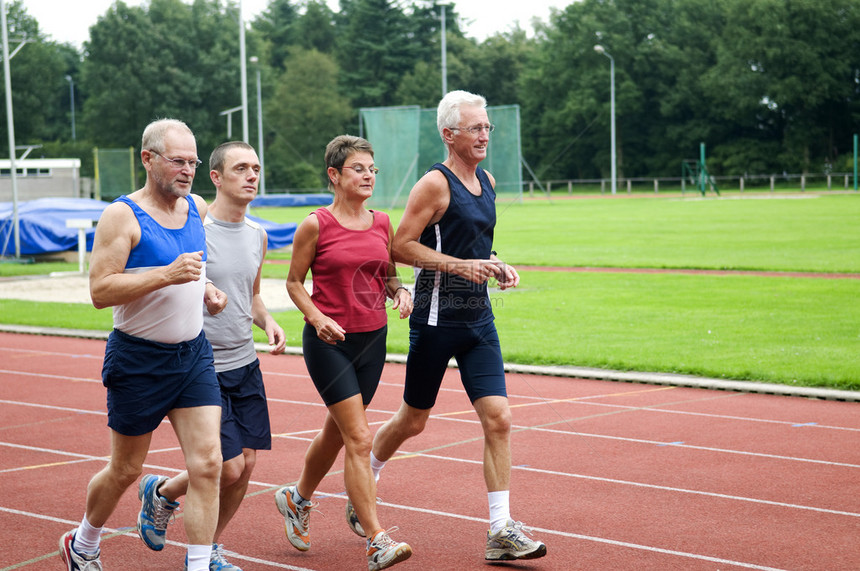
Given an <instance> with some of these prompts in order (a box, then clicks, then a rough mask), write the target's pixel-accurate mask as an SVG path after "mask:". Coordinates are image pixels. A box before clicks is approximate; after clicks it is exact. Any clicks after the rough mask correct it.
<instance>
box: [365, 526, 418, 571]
mask: <svg viewBox="0 0 860 571" xmlns="http://www.w3.org/2000/svg"><path fill="white" fill-rule="evenodd" d="M396 530H397V527H396V526H395V527H392V528H391V529H390V530H389V531H396ZM411 555H412V548H411V547H409V545H408V544H406V543H403V542H397V541H394V540H393V539H391V537H389V536H388V532H387V531H385V530H384V529H382V530H380V531H377V532H376V535H374V536H373V539H371V540H370V542H368V544H367V570H368V571H377V569H388V568H389V567H391V566H392V565H394V564H396V563H400V562H401V561H406V560H407V559H409V557H410V556H411Z"/></svg>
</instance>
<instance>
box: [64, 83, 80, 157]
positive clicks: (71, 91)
mask: <svg viewBox="0 0 860 571" xmlns="http://www.w3.org/2000/svg"><path fill="white" fill-rule="evenodd" d="M66 81H68V82H69V100H70V101H71V103H69V109H71V111H72V140H73V141H76V140H77V137H76V136H75V80H74V79H72V76H71V75H67V76H66Z"/></svg>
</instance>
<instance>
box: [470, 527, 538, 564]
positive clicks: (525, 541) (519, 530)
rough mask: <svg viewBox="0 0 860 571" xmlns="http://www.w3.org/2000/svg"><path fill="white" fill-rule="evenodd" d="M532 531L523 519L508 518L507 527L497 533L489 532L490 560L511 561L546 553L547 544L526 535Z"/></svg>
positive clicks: (488, 549) (488, 550)
mask: <svg viewBox="0 0 860 571" xmlns="http://www.w3.org/2000/svg"><path fill="white" fill-rule="evenodd" d="M527 533H531V531H529V530H528V529H527V528H526V527H525V526H524V525H523V523H522V522H521V521H517V522H515V521H513V520H508V522H507V524H505V527H503V528H502V529H500V530H499V531H497V532H496V533H490V532H487V551H486V555H485V557H484V559H487V560H488V561H510V560H513V559H537V558H538V557H543V556H544V555H546V545H544V544H543V543H542V542H540V541H534V540H533V539H530V538H529V537H526V534H527Z"/></svg>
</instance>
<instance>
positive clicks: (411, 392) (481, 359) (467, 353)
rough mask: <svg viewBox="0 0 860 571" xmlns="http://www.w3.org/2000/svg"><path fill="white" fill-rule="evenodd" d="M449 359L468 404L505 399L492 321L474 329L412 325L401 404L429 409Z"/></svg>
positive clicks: (501, 362) (503, 371)
mask: <svg viewBox="0 0 860 571" xmlns="http://www.w3.org/2000/svg"><path fill="white" fill-rule="evenodd" d="M452 357H453V358H454V359H456V360H457V366H458V367H459V368H460V380H461V381H462V382H463V387H464V388H465V389H466V394H467V395H469V400H470V401H471V402H473V403H474V402H475V401H476V400H478V399H479V398H481V397H487V396H502V397H507V396H508V393H507V389H506V388H505V365H504V362H503V361H502V349H501V346H500V345H499V335H498V333H497V332H496V326H495V324H494V323H493V322H492V321H491V322H490V323H488V324H486V325H480V326H477V327H436V326H430V325H421V324H413V325H411V328H410V330H409V355H408V356H407V358H406V383H405V386H404V388H403V401H404V402H405V403H406V404H408V405H409V406H411V407H413V408H417V409H421V410H427V409H430V408H433V405H435V404H436V396H437V395H438V394H439V387H440V386H441V384H442V377H443V376H444V375H445V371H446V369H447V368H448V361H450V360H451V358H452Z"/></svg>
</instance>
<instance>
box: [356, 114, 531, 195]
mask: <svg viewBox="0 0 860 571" xmlns="http://www.w3.org/2000/svg"><path fill="white" fill-rule="evenodd" d="M487 115H488V116H489V118H490V122H491V123H493V124H494V125H495V126H496V129H495V130H494V131H493V134H492V135H490V144H489V147H488V149H487V158H486V159H485V160H484V161H483V162H482V163H481V167H483V168H484V169H486V170H488V171H490V172H491V173H492V175H493V177H494V178H495V179H496V193H497V194H505V195H506V196H508V197H510V196H516V197H518V198H519V197H521V196H522V187H523V177H522V161H521V157H522V155H521V144H520V142H521V139H520V108H519V105H504V106H497V107H487ZM360 117H361V123H362V133H363V136H364V137H365V138H366V139H367V140H368V141H370V143H371V144H372V145H373V151H374V155H375V156H374V159H375V160H374V162H375V163H376V166H377V167H379V175H378V176H377V177H376V187H375V188H374V191H373V198H372V199H371V201H370V204H371V205H372V206H375V207H377V208H395V207H403V206H404V205H405V204H406V199H407V197H408V196H409V191H410V190H411V189H412V186H413V185H414V184H415V183H416V182H418V179H419V178H421V176H422V175H423V174H424V173H425V172H426V171H427V169H429V168H430V167H432V166H433V164H435V163H437V162H442V161H443V160H445V156H446V155H445V146H444V144H443V143H442V139H441V138H440V136H439V131H438V129H437V128H436V110H435V109H421V108H420V107H418V106H417V105H416V106H405V107H374V108H363V109H361V110H360Z"/></svg>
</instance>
